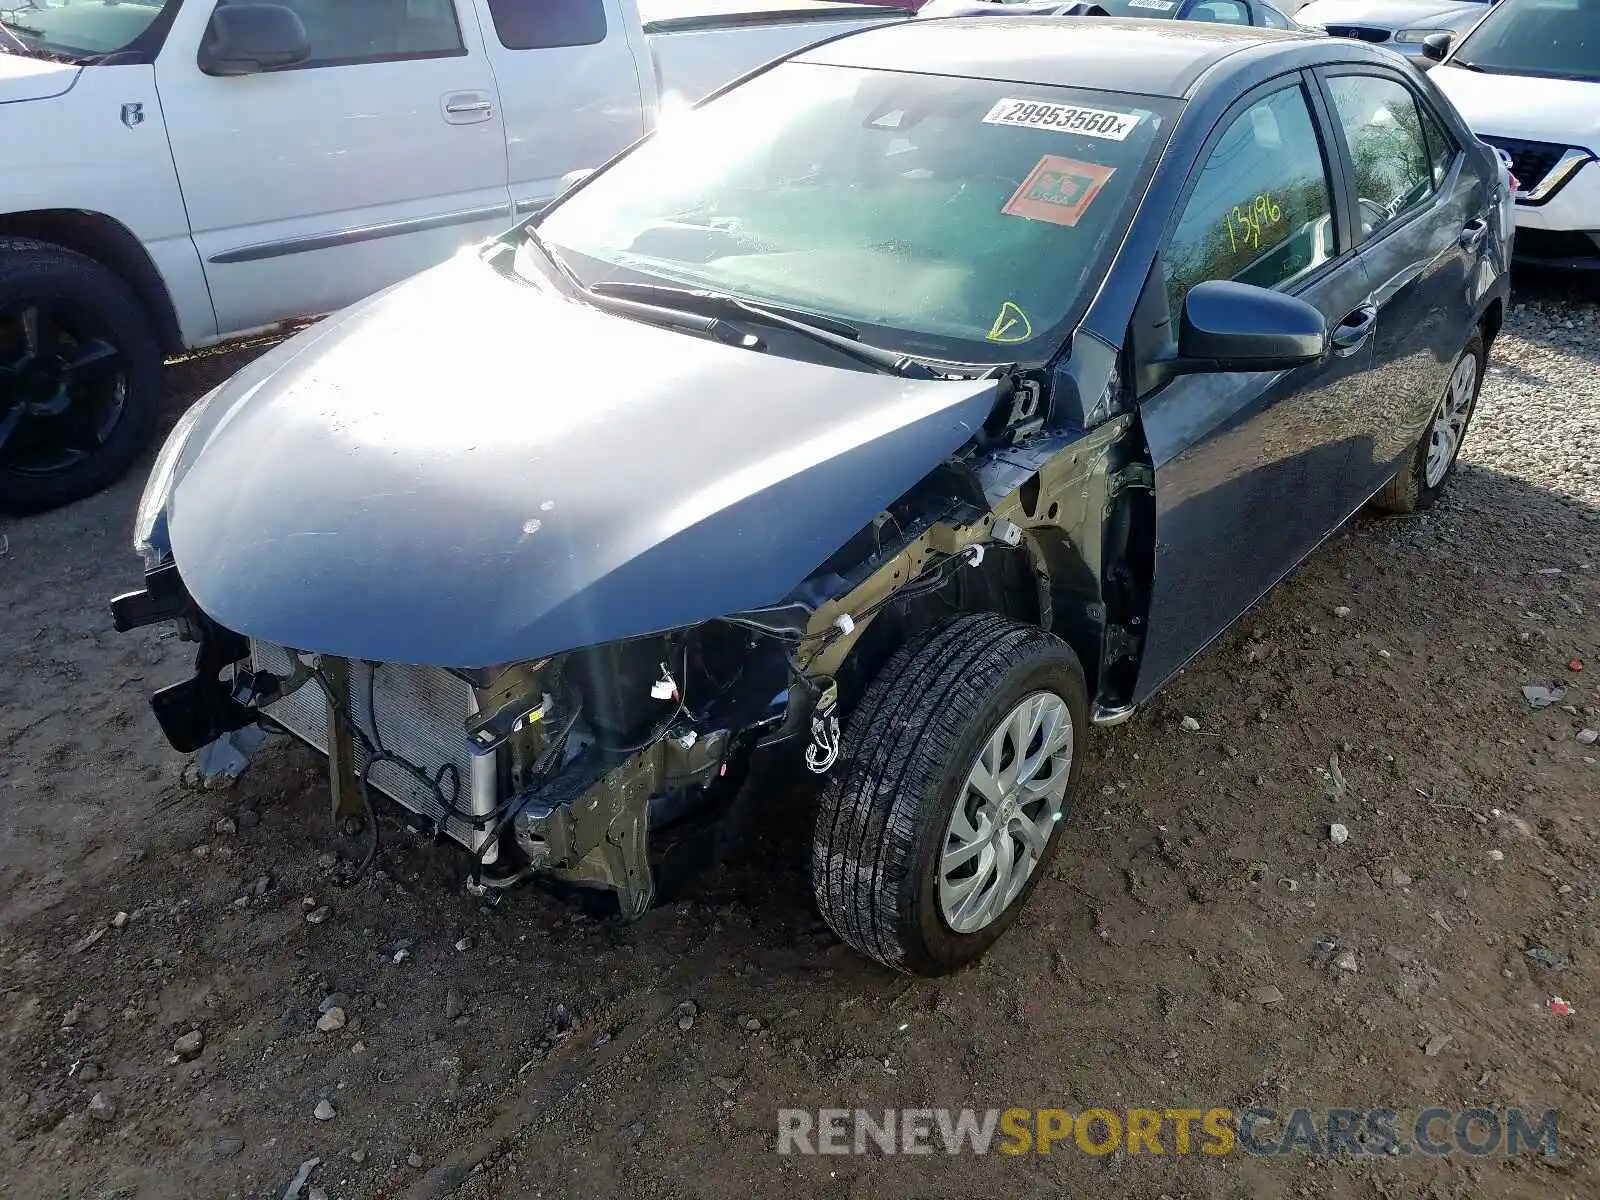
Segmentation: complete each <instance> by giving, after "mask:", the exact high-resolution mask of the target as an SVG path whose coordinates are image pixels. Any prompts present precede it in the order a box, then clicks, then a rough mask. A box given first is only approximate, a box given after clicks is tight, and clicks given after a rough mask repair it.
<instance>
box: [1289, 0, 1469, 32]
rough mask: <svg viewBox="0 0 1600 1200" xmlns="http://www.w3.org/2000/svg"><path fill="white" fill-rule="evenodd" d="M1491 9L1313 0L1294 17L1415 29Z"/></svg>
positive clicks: (1431, 2)
mask: <svg viewBox="0 0 1600 1200" xmlns="http://www.w3.org/2000/svg"><path fill="white" fill-rule="evenodd" d="M1488 11H1489V6H1488V5H1487V4H1441V3H1440V2H1439V0H1313V2H1312V3H1311V4H1308V5H1306V6H1305V7H1304V8H1302V9H1300V10H1299V11H1298V12H1296V13H1295V14H1294V19H1295V21H1296V22H1297V23H1299V24H1301V25H1328V24H1330V23H1331V24H1334V25H1371V26H1374V27H1377V28H1381V29H1413V28H1421V27H1424V26H1426V25H1427V24H1428V22H1430V21H1435V20H1439V19H1441V18H1444V17H1453V16H1459V15H1461V14H1463V13H1471V12H1485V13H1486V12H1488Z"/></svg>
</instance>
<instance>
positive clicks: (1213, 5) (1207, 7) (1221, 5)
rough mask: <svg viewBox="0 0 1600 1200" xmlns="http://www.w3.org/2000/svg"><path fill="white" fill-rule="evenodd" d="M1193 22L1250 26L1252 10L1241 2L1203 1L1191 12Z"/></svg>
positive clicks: (1227, 0) (1236, 0) (1231, 0)
mask: <svg viewBox="0 0 1600 1200" xmlns="http://www.w3.org/2000/svg"><path fill="white" fill-rule="evenodd" d="M1189 20H1191V21H1216V22H1218V23H1219V24H1222V25H1248V24H1250V10H1249V9H1248V8H1246V7H1245V6H1244V5H1243V4H1241V3H1239V0H1202V3H1200V4H1196V5H1195V6H1194V7H1193V8H1191V9H1190V10H1189Z"/></svg>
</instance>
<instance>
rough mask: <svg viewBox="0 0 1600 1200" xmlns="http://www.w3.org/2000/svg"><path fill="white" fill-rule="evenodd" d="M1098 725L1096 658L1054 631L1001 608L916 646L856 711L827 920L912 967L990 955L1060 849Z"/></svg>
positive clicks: (817, 867) (818, 844) (856, 941)
mask: <svg viewBox="0 0 1600 1200" xmlns="http://www.w3.org/2000/svg"><path fill="white" fill-rule="evenodd" d="M1087 729H1088V696H1087V689H1086V688H1085V685H1084V679H1083V670H1082V668H1081V667H1080V666H1079V664H1078V660H1077V658H1076V657H1075V656H1074V655H1073V653H1072V651H1071V650H1070V649H1069V648H1068V647H1067V645H1066V644H1065V643H1064V642H1062V641H1060V640H1059V639H1058V638H1055V637H1052V636H1051V635H1050V634H1048V633H1045V632H1044V631H1042V630H1039V629H1036V628H1033V627H1031V626H1027V625H1020V624H1017V623H1016V622H1014V621H1010V620H1007V619H1006V618H1004V617H1000V616H997V615H994V614H988V613H985V614H977V615H970V616H964V617H960V618H958V619H956V620H955V621H953V622H951V623H950V624H948V625H946V626H944V627H943V628H941V629H939V630H936V631H935V632H933V633H931V634H928V635H926V636H924V637H922V638H920V639H918V640H916V641H914V642H912V643H911V644H909V645H907V646H906V647H904V648H903V649H902V650H901V651H900V652H899V653H898V654H897V655H896V656H895V657H894V658H893V659H891V660H890V661H889V663H888V664H887V665H886V666H885V667H884V669H883V670H882V671H881V672H880V673H879V674H878V676H877V677H876V678H875V679H874V680H873V681H872V683H871V685H870V686H869V687H868V688H867V691H866V694H865V695H864V696H863V697H862V699H861V703H860V704H859V705H858V706H857V708H856V710H855V712H854V713H853V714H851V717H850V721H849V723H848V726H847V728H846V730H845V755H844V758H843V760H842V761H841V762H840V764H839V766H838V767H837V768H836V769H835V773H834V775H833V777H832V778H831V779H830V780H829V783H828V786H827V787H826V789H825V790H824V792H823V796H822V804H821V809H820V812H819V814H818V818H817V825H816V831H815V834H814V839H813V844H812V879H813V886H814V888H815V892H816V897H817V904H818V907H819V908H820V909H821V912H822V916H823V918H824V919H825V920H826V921H827V922H828V924H829V925H830V926H831V927H832V928H833V930H834V932H836V933H837V934H838V935H839V936H840V937H842V938H843V939H844V940H845V941H847V942H849V943H850V944H851V945H852V946H854V947H855V948H856V949H857V950H859V951H861V952H862V953H863V954H866V955H868V956H869V957H871V958H874V959H876V960H877V961H878V962H880V963H883V964H884V965H885V966H890V967H894V968H896V969H899V970H903V971H908V972H913V973H916V974H923V975H938V974H944V973H946V972H949V971H953V970H956V969H957V968H959V967H961V966H963V965H965V964H966V963H969V962H971V961H972V960H974V959H975V958H977V957H978V956H979V955H981V954H982V953H983V952H984V951H985V950H987V949H988V948H989V947H990V946H991V945H993V944H994V942H995V941H996V940H997V939H998V938H999V937H1000V935H1001V934H1002V933H1004V932H1005V930H1006V929H1007V928H1009V927H1010V925H1011V923H1012V922H1013V921H1015V920H1016V918H1017V915H1018V913H1019V912H1020V911H1021V908H1022V905H1023V903H1024V902H1025V901H1026V900H1027V898H1028V896H1029V894H1030V893H1031V892H1032V891H1033V889H1034V887H1036V886H1037V885H1038V882H1039V880H1040V878H1041V877H1042V876H1043V875H1044V873H1045V868H1046V867H1047V866H1048V864H1049V862H1050V860H1051V859H1052V858H1053V857H1054V855H1055V853H1056V851H1057V849H1058V847H1059V844H1060V835H1061V825H1062V823H1063V820H1064V818H1065V816H1066V813H1067V809H1068V806H1069V803H1070V800H1071V798H1072V795H1073V793H1074V790H1075V788H1076V785H1077V780H1078V774H1079V762H1080V757H1081V756H1080V755H1079V754H1078V752H1077V751H1078V748H1079V747H1080V746H1081V744H1082V742H1083V738H1084V736H1085V735H1086V733H1087Z"/></svg>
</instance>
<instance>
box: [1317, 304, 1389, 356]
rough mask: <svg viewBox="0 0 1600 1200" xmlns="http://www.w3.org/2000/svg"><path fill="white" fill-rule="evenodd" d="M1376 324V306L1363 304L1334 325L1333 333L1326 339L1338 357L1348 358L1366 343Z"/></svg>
mask: <svg viewBox="0 0 1600 1200" xmlns="http://www.w3.org/2000/svg"><path fill="white" fill-rule="evenodd" d="M1377 325H1378V306H1377V305H1376V304H1363V305H1362V306H1361V307H1360V308H1358V309H1356V310H1355V311H1354V312H1353V313H1351V314H1350V315H1349V316H1348V317H1346V318H1345V319H1344V320H1342V321H1340V322H1339V324H1338V325H1336V326H1335V327H1334V330H1333V335H1332V337H1330V338H1329V339H1328V340H1329V341H1331V342H1332V343H1333V352H1334V353H1335V354H1337V355H1338V356H1339V357H1340V358H1348V357H1349V356H1350V355H1352V354H1354V353H1355V352H1356V351H1357V350H1359V349H1361V347H1362V346H1364V345H1366V341H1367V339H1368V338H1369V337H1371V336H1372V331H1373V330H1374V329H1375V328H1377Z"/></svg>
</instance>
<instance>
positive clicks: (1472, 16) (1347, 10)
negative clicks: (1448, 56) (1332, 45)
mask: <svg viewBox="0 0 1600 1200" xmlns="http://www.w3.org/2000/svg"><path fill="white" fill-rule="evenodd" d="M1492 4H1493V0H1465V2H1463V0H1311V3H1310V4H1307V5H1305V6H1304V7H1302V8H1300V9H1299V10H1298V11H1295V12H1294V13H1293V16H1294V20H1295V22H1296V23H1297V24H1300V25H1304V26H1307V27H1309V28H1312V29H1322V30H1325V31H1326V32H1327V33H1328V34H1329V35H1330V36H1331V37H1347V38H1355V39H1356V40H1358V41H1362V42H1375V43H1377V44H1379V45H1383V46H1387V47H1388V48H1389V49H1391V50H1394V51H1396V52H1397V53H1400V54H1404V55H1406V56H1407V57H1408V58H1414V59H1418V60H1422V61H1426V60H1427V59H1428V58H1430V57H1431V56H1430V55H1429V54H1428V53H1427V49H1428V46H1427V40H1428V38H1429V37H1430V36H1432V35H1434V34H1443V35H1444V36H1446V37H1450V38H1457V37H1460V36H1461V35H1462V34H1463V33H1465V32H1466V31H1467V30H1468V29H1471V28H1472V27H1473V26H1474V25H1476V24H1477V23H1478V22H1479V21H1480V20H1481V19H1482V18H1483V17H1484V15H1485V14H1486V13H1488V11H1489V9H1490V8H1491V7H1492Z"/></svg>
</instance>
